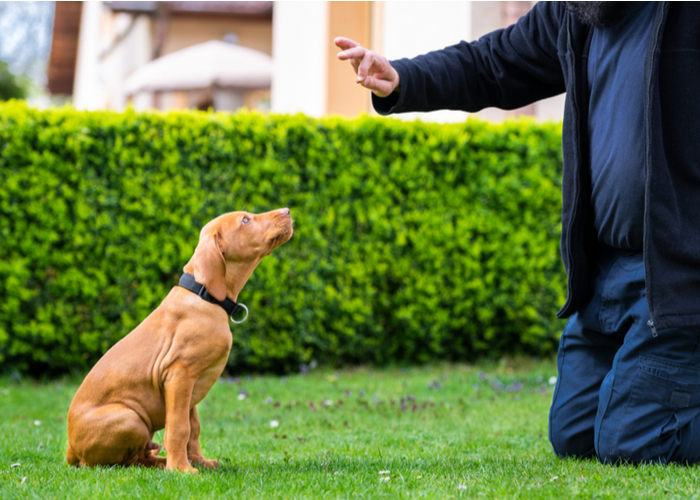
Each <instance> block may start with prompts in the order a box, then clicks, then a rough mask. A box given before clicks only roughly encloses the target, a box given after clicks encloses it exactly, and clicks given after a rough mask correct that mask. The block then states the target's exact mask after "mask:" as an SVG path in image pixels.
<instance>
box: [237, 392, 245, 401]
mask: <svg viewBox="0 0 700 500" xmlns="http://www.w3.org/2000/svg"><path fill="white" fill-rule="evenodd" d="M244 399H245V394H243V393H240V394H239V395H238V401H243V400H244Z"/></svg>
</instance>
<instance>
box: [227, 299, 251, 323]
mask: <svg viewBox="0 0 700 500" xmlns="http://www.w3.org/2000/svg"><path fill="white" fill-rule="evenodd" d="M238 306H239V307H242V308H243V310H244V311H245V316H244V317H243V319H242V320H240V321H236V320H235V319H233V316H229V319H230V320H231V323H233V324H236V325H239V324H241V323H243V322H244V321H245V320H247V319H248V308H247V307H246V306H245V304H241V303H239V304H238Z"/></svg>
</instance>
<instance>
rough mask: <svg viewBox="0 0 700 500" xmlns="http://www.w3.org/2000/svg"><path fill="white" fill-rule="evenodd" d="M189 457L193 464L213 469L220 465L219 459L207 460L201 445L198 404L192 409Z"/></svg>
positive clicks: (188, 444) (188, 447) (188, 446)
mask: <svg viewBox="0 0 700 500" xmlns="http://www.w3.org/2000/svg"><path fill="white" fill-rule="evenodd" d="M187 458H188V459H189V460H190V462H192V463H193V464H202V466H203V467H210V468H212V469H216V468H217V467H219V462H218V461H217V460H207V459H205V458H204V455H202V449H201V448H200V447H199V416H198V415H197V407H196V406H193V407H192V409H191V410H190V441H189V442H188V443H187Z"/></svg>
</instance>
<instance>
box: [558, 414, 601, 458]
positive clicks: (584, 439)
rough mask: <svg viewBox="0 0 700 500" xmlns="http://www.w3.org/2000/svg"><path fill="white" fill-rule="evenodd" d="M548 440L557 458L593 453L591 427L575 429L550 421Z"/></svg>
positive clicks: (585, 455)
mask: <svg viewBox="0 0 700 500" xmlns="http://www.w3.org/2000/svg"><path fill="white" fill-rule="evenodd" d="M549 442H550V443H551V444H552V448H553V449H554V453H555V454H556V455H557V456H558V457H559V458H566V457H578V458H583V457H590V456H592V455H593V454H594V453H595V449H594V446H593V429H590V430H576V429H572V428H571V427H569V426H563V425H559V424H558V423H557V422H556V421H552V422H550V426H549Z"/></svg>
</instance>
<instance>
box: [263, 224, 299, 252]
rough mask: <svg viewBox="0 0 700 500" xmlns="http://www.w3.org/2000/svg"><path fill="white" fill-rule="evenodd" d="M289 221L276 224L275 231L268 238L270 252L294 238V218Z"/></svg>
mask: <svg viewBox="0 0 700 500" xmlns="http://www.w3.org/2000/svg"><path fill="white" fill-rule="evenodd" d="M288 221H289V222H287V223H283V224H279V225H277V224H275V232H274V233H273V234H272V236H271V237H270V238H269V240H268V252H267V253H268V254H269V253H270V252H272V251H273V250H274V249H275V248H277V247H279V246H280V245H282V244H284V243H286V242H288V241H289V240H290V239H291V238H292V235H293V234H294V228H293V225H292V219H291V218H290V219H288Z"/></svg>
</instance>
